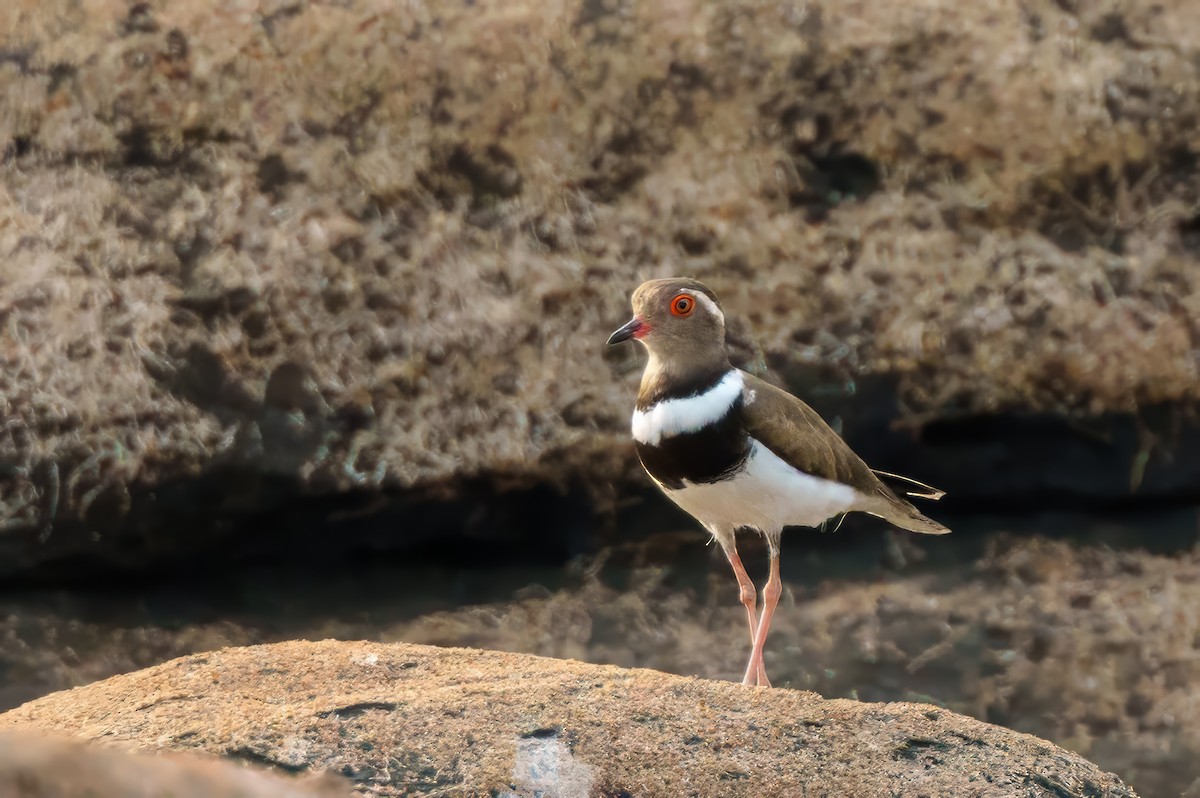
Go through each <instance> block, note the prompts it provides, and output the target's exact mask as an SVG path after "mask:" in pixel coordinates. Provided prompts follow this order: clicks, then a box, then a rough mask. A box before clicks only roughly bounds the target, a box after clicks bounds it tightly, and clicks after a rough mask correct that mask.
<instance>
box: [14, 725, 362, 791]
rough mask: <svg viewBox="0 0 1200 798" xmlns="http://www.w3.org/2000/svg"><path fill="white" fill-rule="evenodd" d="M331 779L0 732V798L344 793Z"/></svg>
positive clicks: (344, 785) (344, 787) (343, 786)
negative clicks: (126, 751)
mask: <svg viewBox="0 0 1200 798" xmlns="http://www.w3.org/2000/svg"><path fill="white" fill-rule="evenodd" d="M351 794H352V793H351V791H350V787H349V784H347V783H345V782H344V781H343V782H341V783H339V781H338V780H337V779H335V778H334V777H331V776H323V777H320V778H317V779H313V778H300V779H297V778H281V777H279V776H275V775H272V774H269V773H266V772H263V771H262V770H261V769H260V768H253V767H247V766H239V765H231V764H228V763H225V762H219V761H216V760H215V759H213V758H212V757H203V758H202V757H197V756H186V755H182V754H168V755H162V756H134V755H131V754H128V753H122V752H118V751H114V750H111V749H106V748H102V747H100V746H99V745H88V744H84V743H80V742H78V741H73V740H72V741H68V740H65V739H55V738H50V737H45V736H42V735H41V734H37V733H36V732H32V733H31V732H28V731H26V732H25V733H19V732H18V733H10V734H3V735H0V795H3V796H5V798H349V796H350V795H351Z"/></svg>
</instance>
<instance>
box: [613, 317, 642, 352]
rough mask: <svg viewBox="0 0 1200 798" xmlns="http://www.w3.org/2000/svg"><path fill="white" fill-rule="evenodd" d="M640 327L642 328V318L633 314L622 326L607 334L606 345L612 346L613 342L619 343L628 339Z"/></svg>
mask: <svg viewBox="0 0 1200 798" xmlns="http://www.w3.org/2000/svg"><path fill="white" fill-rule="evenodd" d="M640 329H642V320H641V319H639V318H637V317H636V316H635V317H633V318H632V319H630V320H629V321H628V322H627V323H626V324H625V326H624V327H622V328H621V329H619V330H617V331H616V332H615V333H613V334H612V335H610V336H608V345H609V346H612V345H613V344H619V343H621V342H622V341H628V340H629V339H630V338H632V337H633V336H634V333H636V332H637V331H638V330H640Z"/></svg>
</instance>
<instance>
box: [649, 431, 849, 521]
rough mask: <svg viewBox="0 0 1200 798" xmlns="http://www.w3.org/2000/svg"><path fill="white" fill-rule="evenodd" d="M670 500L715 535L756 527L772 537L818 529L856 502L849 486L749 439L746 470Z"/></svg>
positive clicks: (671, 493) (691, 486)
mask: <svg viewBox="0 0 1200 798" xmlns="http://www.w3.org/2000/svg"><path fill="white" fill-rule="evenodd" d="M664 492H665V493H666V494H667V496H668V497H670V499H671V500H672V501H674V502H675V503H676V504H678V505H679V506H680V507H682V508H683V509H684V510H686V511H687V512H688V513H689V514H690V515H692V516H693V517H695V519H696V520H697V521H699V522H700V523H702V524H704V526H705V527H706V528H708V529H709V531H711V532H713V534H730V533H732V532H733V530H734V529H736V528H738V527H743V526H748V527H754V528H756V529H758V530H760V531H762V532H764V533H766V534H767V535H768V536H771V535H775V534H777V533H778V532H779V530H781V529H782V528H783V527H785V526H818V525H820V524H821V523H823V522H824V521H826V520H827V519H829V518H831V517H833V516H835V515H838V514H839V513H844V512H846V511H847V510H849V509H851V507H852V506H853V505H854V504H855V503H856V502H857V500H858V493H857V491H855V490H854V488H852V487H850V486H849V485H844V484H842V483H840V482H834V481H832V480H828V479H821V478H820V477H814V476H812V475H810V474H805V473H804V472H803V471H799V470H797V469H795V468H792V466H790V465H788V464H787V463H786V462H785V461H783V460H782V459H780V458H779V457H778V456H777V455H776V454H775V453H774V452H772V451H771V450H770V449H768V448H767V447H765V446H763V445H762V444H761V443H759V442H758V441H756V440H753V439H751V448H750V456H749V458H748V459H747V461H746V467H745V470H743V471H741V472H739V473H738V474H737V475H736V476H734V477H732V478H730V479H725V480H721V481H720V482H713V483H699V484H696V483H690V482H685V483H684V487H682V488H680V489H678V490H668V489H665V488H664Z"/></svg>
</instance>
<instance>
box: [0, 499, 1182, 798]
mask: <svg viewBox="0 0 1200 798" xmlns="http://www.w3.org/2000/svg"><path fill="white" fill-rule="evenodd" d="M1194 523H1195V519H1194V518H1193V519H1192V524H1193V525H1194ZM744 548H745V549H746V554H745V556H746V558H747V560H746V561H747V563H748V565H749V566H750V567H751V568H752V570H753V569H755V568H756V564H760V558H761V553H758V554H756V553H755V552H754V551H753V549H752V548H749V547H744ZM797 549H798V547H797V546H796V545H792V546H789V547H787V548H786V549H785V558H784V565H785V569H784V571H785V578H786V582H787V586H788V588H787V590H786V592H785V594H784V598H783V601H782V603H781V604H780V607H779V610H778V612H777V613H776V619H775V623H774V624H773V627H772V633H771V638H770V641H769V644H768V646H767V650H766V659H767V665H768V668H769V672H770V674H771V677H772V679H773V680H774V681H775V682H776V684H780V685H785V686H790V687H794V688H803V689H809V690H814V691H816V692H818V693H820V694H821V695H824V696H827V697H830V698H835V697H852V696H857V697H859V698H861V699H863V700H867V701H897V700H901V701H920V702H934V703H937V704H939V705H942V706H944V707H946V708H948V709H950V710H953V711H955V712H959V713H963V714H966V715H970V716H972V717H976V718H979V719H982V720H987V721H991V722H993V723H998V724H1001V725H1003V726H1006V727H1009V728H1012V729H1016V730H1018V731H1022V732H1027V733H1031V734H1035V735H1037V736H1039V737H1043V738H1045V739H1047V740H1051V741H1053V742H1055V743H1057V744H1059V745H1062V746H1063V747H1065V748H1068V749H1070V750H1072V751H1075V752H1077V753H1079V754H1081V755H1083V756H1085V757H1087V758H1089V759H1091V760H1092V761H1095V762H1096V763H1097V764H1099V765H1100V766H1101V767H1102V768H1104V769H1105V770H1110V771H1113V772H1115V773H1117V774H1119V775H1120V776H1121V777H1122V778H1123V779H1124V780H1125V781H1126V782H1128V783H1131V784H1133V785H1134V786H1136V788H1137V789H1138V791H1139V792H1140V793H1141V794H1142V795H1144V796H1148V798H1178V796H1179V794H1180V792H1182V791H1183V790H1185V789H1187V788H1188V787H1189V785H1191V784H1192V782H1194V781H1197V780H1198V779H1200V723H1197V720H1196V719H1197V718H1200V657H1197V654H1196V651H1197V649H1196V641H1197V640H1200V611H1198V610H1197V608H1200V553H1197V552H1191V553H1184V554H1180V555H1177V556H1172V557H1167V556H1154V555H1149V554H1146V553H1144V552H1116V551H1111V550H1108V549H1105V548H1103V547H1085V548H1080V547H1075V546H1071V545H1069V544H1066V543H1063V542H1052V541H1044V540H1033V541H1029V540H1022V539H1014V540H1009V541H1006V542H1002V543H998V544H997V545H995V546H994V547H993V548H992V549H991V550H990V551H988V552H987V553H985V554H984V556H982V557H980V558H978V559H976V560H974V561H968V560H967V559H966V558H964V559H963V563H962V564H961V565H958V566H956V567H953V568H946V569H944V570H938V571H936V572H932V573H930V572H921V571H922V569H921V568H920V566H915V569H916V570H917V573H912V570H913V568H910V569H908V572H902V573H899V574H897V573H889V572H888V571H886V570H884V571H880V572H878V573H868V574H858V575H856V576H853V577H851V576H850V575H847V576H845V577H839V576H838V575H837V571H838V569H839V566H838V565H837V561H836V560H831V559H829V558H826V559H820V560H816V561H815V562H814V563H813V564H812V565H811V568H812V570H814V571H817V572H821V573H823V574H825V577H824V580H823V581H822V582H821V584H819V585H814V584H812V583H810V582H808V581H807V580H804V579H803V578H802V574H797V573H794V572H792V571H791V570H790V566H792V565H795V564H796V563H797V561H798V560H800V559H805V558H810V557H812V556H813V555H811V554H803V553H801V552H800V551H798V550H797ZM917 554H919V552H912V551H910V552H909V553H908V556H915V555H917ZM807 567H809V566H806V568H807ZM421 570H423V569H419V568H418V569H413V570H412V571H400V572H394V573H379V574H376V575H374V576H366V575H363V576H360V577H358V578H353V579H351V578H347V579H346V580H345V581H344V582H341V583H327V584H323V585H320V586H319V587H318V586H312V585H308V584H307V583H306V584H305V587H304V588H303V590H304V592H305V593H314V595H312V596H310V597H309V598H307V599H303V598H301V597H300V596H299V595H297V593H296V592H295V590H297V588H295V587H293V588H289V587H288V586H287V585H284V584H267V585H263V586H261V587H260V588H258V589H259V590H266V591H268V592H269V593H270V598H269V599H267V598H264V597H255V598H252V599H250V600H249V601H248V603H250V604H255V605H260V606H263V607H265V608H266V609H265V611H263V612H259V613H253V612H248V611H247V610H245V609H241V610H237V611H228V612H225V613H222V615H224V616H226V617H224V618H222V619H220V620H211V619H210V618H211V615H212V610H211V609H210V608H209V605H210V604H211V603H213V602H215V601H217V600H218V599H216V598H215V597H209V598H205V597H202V596H198V597H195V598H193V599H191V602H192V603H195V604H197V605H203V606H204V609H203V610H201V611H199V612H198V616H199V617H196V616H187V617H180V616H178V615H169V616H166V617H163V615H162V610H161V609H160V610H159V611H158V612H157V614H156V613H155V612H153V611H146V610H142V611H137V612H135V611H133V610H131V608H129V607H127V606H124V605H121V604H116V603H110V604H109V605H107V606H110V607H111V609H102V610H99V611H98V613H99V614H98V615H92V616H89V613H88V612H87V611H85V610H82V609H81V608H78V607H74V606H73V605H72V604H71V603H70V602H66V601H63V600H55V601H53V602H52V603H50V604H48V605H46V604H44V605H34V604H32V603H25V604H22V603H20V602H19V601H12V600H9V601H5V602H2V603H0V670H2V671H3V672H5V673H6V674H7V678H8V679H9V682H10V687H9V688H8V690H0V707H11V706H15V705H16V704H17V703H19V702H22V701H25V700H29V699H31V698H33V697H36V696H40V695H44V694H46V693H49V692H51V691H54V690H61V689H64V688H66V687H70V686H74V685H80V684H86V683H88V682H91V681H95V680H98V679H104V678H107V677H108V676H111V675H113V674H115V673H124V672H129V671H133V670H137V669H139V668H145V667H149V666H151V665H156V664H159V663H161V662H164V661H166V660H169V659H173V658H176V657H179V656H183V655H187V654H191V653H194V652H199V651H205V650H211V649H217V648H221V647H224V646H231V645H249V644H254V643H263V642H269V641H274V640H280V639H288V638H306V639H320V638H324V637H336V638H340V639H349V640H353V639H372V640H378V641H383V642H394V641H406V642H412V643H425V644H435V645H441V646H451V645H458V646H471V647H477V648H486V649H493V650H504V651H511V652H524V653H530V654H538V655H542V656H549V657H560V658H575V659H581V660H586V661H589V662H596V663H607V664H615V665H620V666H624V667H641V668H653V669H656V670H660V671H665V672H669V673H676V674H683V675H696V676H701V677H706V678H711V679H725V680H735V679H738V678H740V674H741V669H742V668H743V666H744V664H745V663H744V659H745V656H746V646H747V642H746V640H745V620H744V615H743V613H742V609H741V606H740V605H739V604H738V603H737V598H736V589H735V587H734V584H733V580H732V578H731V576H730V575H729V574H728V573H727V572H726V571H727V568H726V566H725V564H724V563H723V562H720V561H719V560H716V559H714V560H712V561H711V562H710V561H708V559H707V557H706V552H705V550H704V548H703V547H702V545H701V538H700V535H699V534H698V533H697V534H692V535H681V536H680V537H679V539H678V540H677V541H674V542H672V541H664V540H662V539H657V540H655V541H652V545H648V546H646V547H643V548H642V549H640V550H639V551H636V552H614V553H612V554H611V555H610V556H609V560H608V562H607V564H604V563H596V564H594V565H592V566H589V569H588V570H589V572H588V573H585V574H582V575H581V576H580V578H579V579H578V580H571V581H570V583H569V584H567V585H565V586H561V587H558V588H555V589H553V590H551V589H547V588H544V587H540V586H538V585H534V584H526V586H525V587H521V588H519V589H518V588H516V587H514V588H511V589H510V590H512V591H513V592H511V593H508V594H505V593H503V592H501V593H500V594H498V595H495V596H494V597H493V598H491V599H488V600H484V599H483V598H482V597H480V599H479V600H477V601H476V602H473V603H471V604H470V605H469V606H464V607H461V608H458V609H454V610H449V611H441V612H424V613H420V614H419V615H417V617H412V615H413V611H412V609H411V607H410V606H408V605H406V604H405V602H406V601H409V600H410V599H409V598H408V594H407V593H405V594H403V595H398V594H397V593H396V590H395V587H394V586H395V585H396V584H404V585H406V590H407V591H413V592H415V593H419V594H422V595H425V596H426V597H427V598H426V599H425V600H426V601H429V602H432V603H434V604H436V603H438V602H440V601H445V600H446V599H444V598H439V597H438V596H439V595H445V594H444V593H443V594H439V593H438V590H439V588H438V587H437V585H438V584H441V585H447V584H452V583H455V582H458V583H460V584H465V585H467V586H468V588H469V589H471V590H478V589H479V587H478V586H477V584H475V583H476V582H477V581H478V580H481V579H490V580H494V579H496V578H497V577H498V575H497V574H495V573H488V574H481V573H475V574H472V573H470V572H459V573H452V572H437V571H434V572H432V573H429V574H425V575H422V574H421V573H420V571H421ZM424 570H427V569H424ZM506 578H507V577H506ZM515 584H516V585H520V584H522V583H521V582H519V581H518V582H516V583H515ZM81 601H83V602H85V603H91V602H89V600H88V599H86V598H84V599H81ZM305 601H307V602H308V603H307V605H305V604H304V603H302V602H305ZM138 603H139V604H143V605H146V606H149V607H151V608H153V607H163V606H170V605H171V604H172V603H173V600H172V599H171V598H169V597H162V596H159V597H154V596H150V597H148V598H147V599H145V600H144V601H142V600H139V602H138ZM277 607H290V608H291V610H290V612H289V614H288V615H287V617H286V619H285V618H281V617H280V614H281V610H280V609H275V608H277Z"/></svg>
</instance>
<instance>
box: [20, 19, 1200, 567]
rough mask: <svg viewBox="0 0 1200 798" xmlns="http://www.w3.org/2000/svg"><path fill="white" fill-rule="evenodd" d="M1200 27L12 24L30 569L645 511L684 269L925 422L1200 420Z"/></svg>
mask: <svg viewBox="0 0 1200 798" xmlns="http://www.w3.org/2000/svg"><path fill="white" fill-rule="evenodd" d="M1196 20H1197V17H1196V15H1195V14H1194V13H1192V0H1166V1H1165V2H1163V1H1159V2H1150V0H1142V1H1141V2H1131V3H1126V4H1123V5H1122V6H1121V9H1120V10H1119V11H1109V10H1105V9H1103V8H1100V7H1096V8H1092V7H1091V6H1088V7H1087V8H1081V7H1077V5H1076V4H1066V3H1061V2H1053V1H1052V0H1036V1H1035V2H1032V3H1025V4H1021V5H1017V4H1013V3H998V2H992V3H973V4H971V5H970V6H969V7H963V8H960V7H959V6H958V5H951V4H946V3H943V2H939V0H922V2H921V3H920V4H919V7H914V6H913V4H912V3H911V2H910V1H909V0H886V2H877V3H873V4H871V5H870V7H869V8H867V7H865V6H864V7H863V8H861V9H848V8H846V7H845V5H844V4H841V3H831V2H811V3H806V4H803V5H802V6H797V5H795V4H793V3H790V2H780V1H779V0H738V2H734V3H722V4H694V3H690V2H683V3H682V4H680V3H676V4H648V5H636V4H635V5H629V6H625V5H621V4H619V3H597V2H594V1H593V0H571V1H568V0H564V2H560V3H555V4H551V5H547V4H546V3H544V2H512V1H511V0H491V1H490V2H476V3H461V4H452V5H445V4H436V5H431V6H429V7H422V8H420V9H413V8H409V7H408V6H397V5H395V4H392V3H387V2H381V0H347V2H342V3H338V4H336V5H332V6H331V5H328V4H319V3H281V2H276V3H267V4H266V5H263V6H259V5H250V6H248V5H246V4H244V3H241V2H239V1H238V0H211V1H210V2H207V3H203V4H198V5H193V4H176V3H165V2H149V3H136V4H134V5H132V6H131V5H130V4H129V3H127V2H125V1H124V0H97V1H96V2H92V3H89V4H87V7H86V8H84V7H83V6H80V5H79V4H77V3H74V2H70V0H53V2H47V3H42V4H38V5H37V7H36V8H34V7H26V6H15V5H13V4H7V5H6V7H5V9H4V10H3V11H0V51H2V52H3V53H4V54H5V55H4V57H3V59H0V93H2V96H4V97H5V98H6V102H7V105H6V112H5V113H4V114H3V118H2V119H0V152H3V153H4V156H3V159H2V160H0V185H2V186H3V188H2V189H0V219H3V220H4V221H3V224H0V324H2V325H3V329H4V344H3V345H2V346H0V397H3V401H2V404H0V410H2V413H3V418H4V427H3V434H2V435H0V519H3V521H2V522H0V523H2V527H0V529H2V532H0V578H7V577H10V576H13V575H15V574H17V573H27V572H30V571H31V569H37V568H41V569H42V572H44V573H58V572H59V571H56V570H55V569H59V570H65V569H68V568H69V567H71V564H72V563H74V564H75V565H74V568H75V570H76V571H77V572H80V573H91V572H94V571H95V570H96V569H98V568H99V567H100V566H99V565H97V560H98V559H103V561H104V562H103V565H105V566H107V567H113V566H128V567H135V568H136V567H144V565H145V563H146V562H147V561H152V560H154V559H156V558H163V557H166V556H176V557H187V556H189V555H191V554H192V553H194V552H195V551H196V550H197V549H199V548H202V547H203V546H205V545H209V546H210V547H216V546H221V545H223V544H224V542H225V541H226V540H228V539H230V538H232V537H234V533H233V532H230V531H229V526H228V525H229V519H230V518H236V517H240V516H241V515H244V514H246V513H249V512H251V511H264V512H265V511H271V510H272V509H275V510H280V509H281V508H288V507H295V506H297V505H298V504H299V503H301V502H302V500H303V497H311V496H325V495H330V494H338V493H347V492H353V494H354V495H357V496H365V497H366V503H367V504H368V505H369V504H370V501H371V499H372V498H373V497H374V495H375V494H376V493H377V492H379V491H387V492H389V493H392V494H394V493H395V492H396V491H399V490H406V491H411V490H418V491H426V490H427V491H440V493H439V494H438V495H447V494H448V495H451V496H456V495H457V496H461V495H463V493H464V492H465V490H464V488H463V482H464V480H469V479H471V478H474V477H484V478H487V479H488V480H490V481H491V484H494V485H500V486H512V485H522V484H523V485H528V484H534V483H538V484H548V485H552V486H559V487H562V486H564V485H568V484H583V485H585V486H586V487H587V489H588V490H591V491H593V492H595V493H600V494H602V493H603V492H604V491H605V490H607V486H608V484H609V483H610V481H611V480H613V479H621V478H624V477H626V476H628V475H629V474H631V473H633V469H634V468H635V466H634V464H633V458H632V456H631V453H630V449H629V446H628V442H627V440H626V436H625V431H624V428H625V425H626V421H625V419H626V415H627V408H628V404H629V398H630V396H631V394H632V392H633V383H634V381H635V380H636V372H637V366H638V363H639V360H638V355H636V354H635V353H634V352H633V350H632V349H631V348H630V349H629V350H627V351H619V352H616V351H614V352H606V351H605V348H604V346H603V341H604V339H605V337H606V335H607V333H608V332H609V331H610V330H611V329H612V328H613V327H614V325H616V324H618V323H620V322H621V321H623V320H624V319H625V316H626V314H627V296H628V293H629V291H630V290H631V289H632V288H633V286H634V285H635V284H636V283H637V282H638V280H640V279H641V278H642V277H646V276H650V275H659V274H667V273H681V272H687V273H691V274H694V275H696V276H699V277H702V278H703V279H705V280H708V281H709V282H711V284H712V285H713V286H714V288H716V289H717V290H718V291H719V292H720V293H721V295H722V297H723V298H724V300H725V302H726V305H727V307H728V310H729V312H730V315H731V317H732V318H734V319H735V321H734V322H733V324H732V328H731V336H732V340H733V344H734V346H735V349H736V351H737V354H738V358H739V360H740V361H742V362H745V363H746V364H748V365H750V366H752V367H755V368H759V369H763V368H770V369H773V370H775V371H776V372H777V373H779V374H783V375H789V377H788V379H789V381H794V380H795V379H797V378H796V376H795V375H796V373H797V372H798V371H800V370H803V369H811V368H812V367H815V366H821V367H824V368H827V369H830V370H832V372H833V376H834V377H836V379H830V377H829V376H828V375H826V376H825V377H823V379H824V380H825V381H827V382H829V383H830V384H831V385H834V386H841V385H844V384H846V383H847V382H848V381H852V380H853V379H855V378H857V377H859V376H862V375H865V374H885V375H890V376H891V377H893V378H894V380H895V385H896V387H895V391H896V396H897V397H898V398H899V400H900V405H901V407H902V408H903V412H904V413H905V414H906V418H907V420H908V421H910V422H912V423H916V422H919V421H921V420H928V419H934V418H940V417H944V416H947V415H950V416H956V415H959V414H962V413H991V412H994V411H996V410H997V409H1001V408H1018V409H1023V410H1043V411H1050V412H1055V413H1059V412H1073V413H1092V412H1100V411H1104V410H1113V411H1121V412H1126V411H1129V410H1131V409H1133V408H1137V407H1141V406H1144V405H1146V404H1148V403H1181V402H1194V401H1196V400H1197V399H1200V379H1197V349H1196V344H1195V341H1196V340H1198V339H1200V327H1198V325H1200V321H1198V320H1200V269H1197V268H1196V267H1197V258H1198V253H1200V234H1198V233H1197V230H1198V229H1200V225H1198V223H1197V218H1196V216H1195V210H1194V209H1195V206H1196V202H1197V200H1198V198H1200V170H1198V169H1197V167H1196V164H1197V159H1198V157H1200V150H1198V148H1197V143H1196V140H1195V130H1196V129H1197V126H1198V123H1200V79H1198V77H1200V76H1198V70H1200V60H1198V59H1197V54H1198V53H1200V49H1198V48H1200V44H1198V42H1200V28H1198V23H1197V21H1196ZM631 54H637V55H631ZM826 387H828V386H826ZM944 487H945V486H944ZM420 495H426V494H424V493H422V494H420ZM179 508H185V509H179ZM346 509H347V508H345V507H330V506H328V505H317V507H316V512H315V513H314V512H313V510H312V509H311V508H310V509H309V511H308V514H309V515H313V514H318V515H320V514H332V513H334V512H341V511H345V510H346ZM350 509H351V510H355V511H356V510H358V509H359V508H358V507H352V508H350ZM301 512H303V511H301ZM403 526H404V527H405V528H406V529H413V528H417V527H419V525H417V524H406V525H403ZM237 537H238V538H239V539H241V538H243V537H244V536H237ZM393 537H394V539H395V540H403V538H404V535H403V534H395V533H394V534H393ZM89 558H92V559H89Z"/></svg>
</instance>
